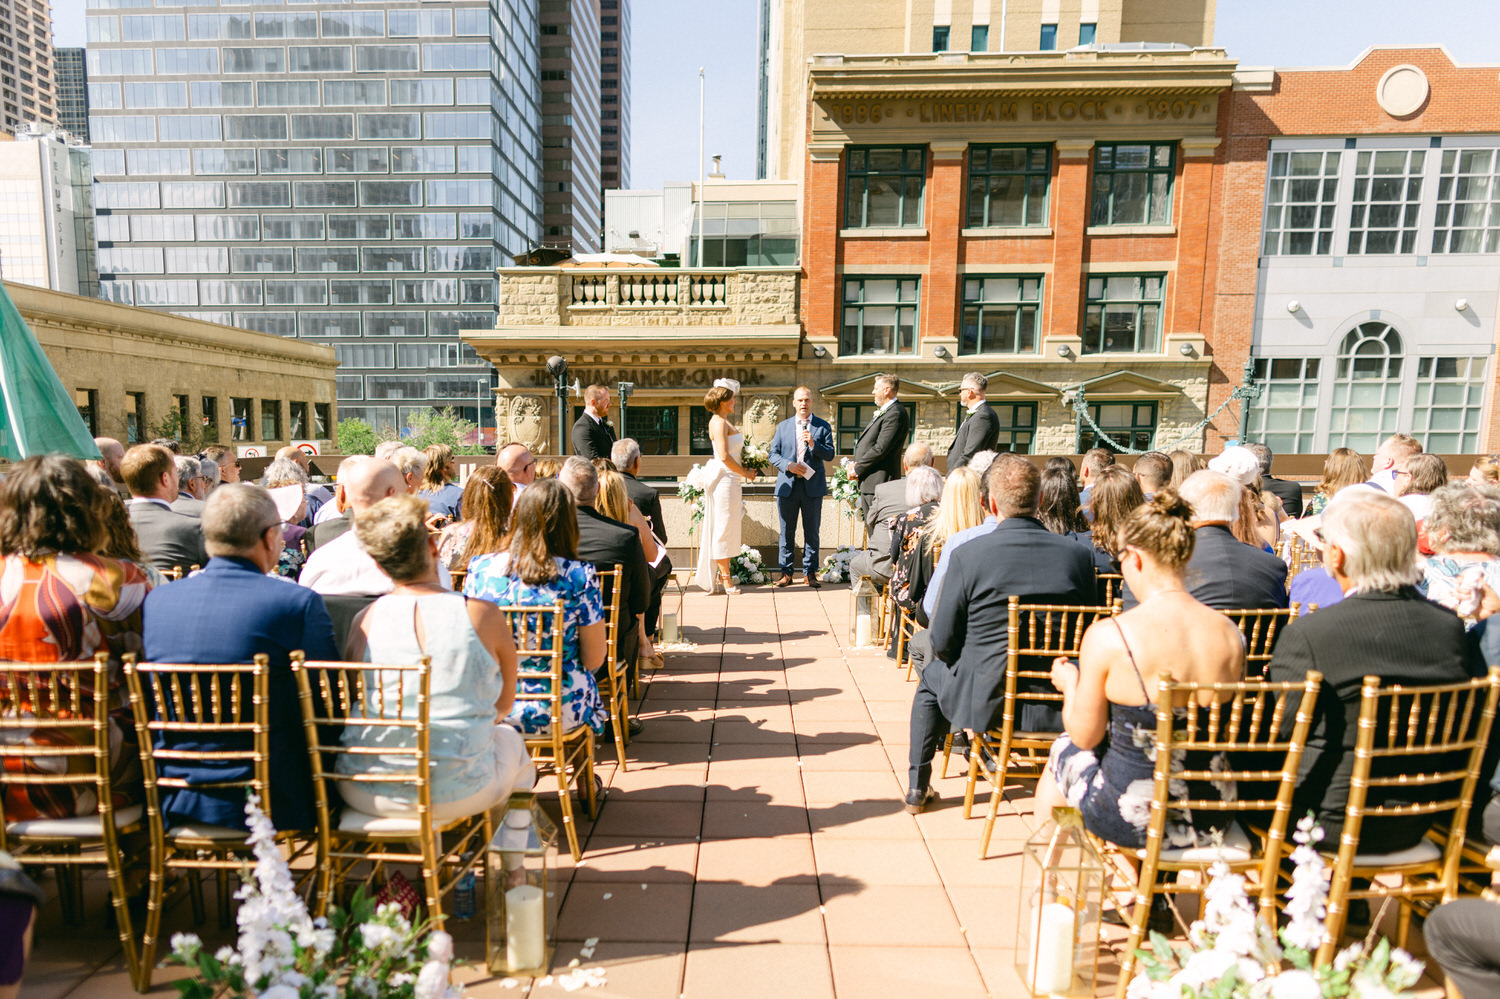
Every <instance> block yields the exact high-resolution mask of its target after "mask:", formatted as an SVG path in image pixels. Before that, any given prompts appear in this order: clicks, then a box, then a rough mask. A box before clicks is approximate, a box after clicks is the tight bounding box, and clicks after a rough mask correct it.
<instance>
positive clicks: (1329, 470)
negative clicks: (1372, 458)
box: [1305, 447, 1370, 517]
mask: <svg viewBox="0 0 1500 999" xmlns="http://www.w3.org/2000/svg"><path fill="white" fill-rule="evenodd" d="M1369 477H1370V468H1369V466H1368V465H1366V464H1365V460H1364V459H1363V458H1361V457H1360V456H1359V452H1358V451H1356V450H1354V449H1353V448H1349V447H1336V448H1334V449H1333V450H1332V451H1329V452H1328V457H1327V458H1324V459H1323V479H1322V481H1321V482H1319V483H1318V488H1317V489H1316V490H1315V491H1314V492H1313V498H1312V502H1311V503H1309V504H1308V505H1307V512H1306V514H1305V515H1306V516H1309V517H1311V516H1313V515H1314V514H1319V513H1322V512H1323V508H1324V507H1325V506H1327V505H1328V501H1329V500H1331V499H1333V497H1334V496H1335V495H1336V494H1337V493H1338V491H1339V490H1340V489H1347V488H1348V487H1349V486H1357V485H1359V484H1360V483H1361V482H1364V481H1366V480H1367V479H1369Z"/></svg>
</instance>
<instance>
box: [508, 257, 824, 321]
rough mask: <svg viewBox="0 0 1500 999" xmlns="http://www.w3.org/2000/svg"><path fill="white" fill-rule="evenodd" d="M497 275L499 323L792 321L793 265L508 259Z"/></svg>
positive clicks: (795, 274)
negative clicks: (546, 263)
mask: <svg viewBox="0 0 1500 999" xmlns="http://www.w3.org/2000/svg"><path fill="white" fill-rule="evenodd" d="M499 276H500V295H499V303H498V306H497V311H498V313H499V315H498V317H497V324H496V325H497V326H498V327H499V328H500V329H510V328H517V327H520V328H525V327H547V326H574V327H577V326H585V327H588V326H697V327H701V326H766V325H782V324H788V323H791V324H795V323H796V322H797V294H798V288H797V279H798V272H797V268H795V267H767V268H717V267H715V268H699V269H692V270H678V269H676V268H645V267H641V268H635V267H607V268H589V267H513V268H502V269H501V270H500V271H499Z"/></svg>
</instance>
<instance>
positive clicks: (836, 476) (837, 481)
mask: <svg viewBox="0 0 1500 999" xmlns="http://www.w3.org/2000/svg"><path fill="white" fill-rule="evenodd" d="M853 472H854V460H853V459H852V458H845V459H844V460H843V461H841V462H839V463H838V466H837V467H836V468H834V470H833V475H832V477H831V478H829V480H828V492H829V494H830V495H831V496H832V497H833V498H834V501H835V502H838V503H842V504H844V505H845V506H846V507H848V508H849V509H850V510H854V509H856V508H857V507H858V505H859V480H858V479H855V478H853V475H852V473H853Z"/></svg>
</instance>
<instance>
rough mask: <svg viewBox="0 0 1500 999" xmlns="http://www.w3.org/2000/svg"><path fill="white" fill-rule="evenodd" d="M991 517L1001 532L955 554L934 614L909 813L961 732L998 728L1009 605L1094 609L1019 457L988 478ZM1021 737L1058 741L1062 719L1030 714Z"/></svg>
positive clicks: (1032, 473)
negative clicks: (1048, 734)
mask: <svg viewBox="0 0 1500 999" xmlns="http://www.w3.org/2000/svg"><path fill="white" fill-rule="evenodd" d="M985 474H986V475H987V476H988V477H989V507H990V512H991V513H992V514H994V515H995V516H996V517H998V518H999V523H997V524H996V525H995V529H994V530H993V531H991V532H990V533H989V534H986V535H984V536H982V537H976V538H974V539H972V540H971V541H969V542H968V543H967V544H965V545H964V546H963V547H962V548H960V549H957V550H955V551H954V553H953V558H952V561H951V562H950V563H949V566H948V574H947V578H946V579H945V580H944V582H943V588H942V592H940V593H939V594H938V599H937V605H936V606H935V607H934V608H933V614H932V627H931V635H932V650H933V656H934V658H933V660H932V661H931V662H930V663H928V665H927V668H926V669H925V670H923V671H922V679H921V682H919V683H918V684H917V690H916V693H915V695H914V696H913V699H912V706H911V757H910V763H911V772H910V775H909V783H908V788H909V790H908V791H907V795H906V810H907V811H908V812H912V813H916V812H920V811H922V810H923V809H924V808H925V807H926V806H927V804H928V803H929V802H930V801H931V800H932V799H933V798H935V797H936V793H935V792H934V791H932V790H931V789H930V788H929V786H928V784H929V782H930V780H931V778H932V754H933V752H934V751H935V750H936V749H937V746H938V743H939V741H940V740H941V739H942V738H943V736H945V735H947V734H948V732H949V731H951V730H953V729H973V730H975V731H980V732H983V731H986V730H988V729H991V728H994V727H995V726H997V725H998V724H999V723H1000V720H1001V713H1002V710H1003V708H1004V698H1005V652H1006V647H1007V645H1008V644H1009V637H1008V633H1007V628H1008V625H1009V614H1010V598H1011V597H1012V596H1018V597H1020V598H1021V602H1022V603H1029V604H1035V603H1045V604H1073V605H1079V604H1085V603H1090V602H1092V601H1093V599H1094V563H1093V560H1092V559H1091V558H1090V557H1089V553H1088V549H1086V548H1085V547H1084V546H1083V545H1080V544H1078V542H1076V541H1073V540H1072V539H1070V538H1066V537H1063V536H1062V535H1061V534H1053V533H1051V532H1050V531H1048V530H1047V529H1046V528H1045V527H1043V526H1042V524H1041V522H1040V521H1038V520H1037V519H1036V509H1037V502H1038V500H1039V499H1040V495H1041V473H1040V472H1039V471H1038V470H1037V467H1036V466H1035V465H1033V464H1032V463H1031V462H1029V461H1027V460H1026V459H1025V458H1022V457H1020V456H1019V455H1001V456H1000V457H998V458H996V459H995V461H994V463H993V464H991V465H990V467H989V469H988V470H987V471H986V472H985ZM1032 707H1038V705H1023V706H1022V708H1023V710H1022V715H1021V717H1020V718H1019V719H1017V723H1018V724H1017V727H1018V728H1022V729H1027V730H1032V731H1038V730H1040V731H1057V730H1058V729H1059V728H1060V723H1059V719H1057V718H1056V717H1051V718H1048V717H1044V716H1043V713H1042V712H1035V711H1027V710H1026V709H1027V708H1032Z"/></svg>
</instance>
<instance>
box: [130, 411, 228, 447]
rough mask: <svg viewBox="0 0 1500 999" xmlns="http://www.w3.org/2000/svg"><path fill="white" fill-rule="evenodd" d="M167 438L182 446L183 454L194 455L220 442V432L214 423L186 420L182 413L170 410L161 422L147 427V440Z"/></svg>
mask: <svg viewBox="0 0 1500 999" xmlns="http://www.w3.org/2000/svg"><path fill="white" fill-rule="evenodd" d="M157 438H167V439H170V440H175V441H177V442H178V443H179V444H180V445H181V446H182V453H183V454H186V455H194V454H197V453H198V452H199V451H202V450H203V449H204V448H205V447H207V446H208V445H210V444H215V443H217V442H218V440H219V430H218V428H217V427H215V426H214V425H213V424H212V423H203V422H202V421H201V420H184V419H183V418H182V413H181V412H180V411H179V410H176V409H169V410H167V412H166V415H164V416H163V417H162V418H161V419H160V420H158V421H156V422H155V423H148V424H147V425H146V435H145V438H144V439H145V440H148V441H149V440H156V439H157Z"/></svg>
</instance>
